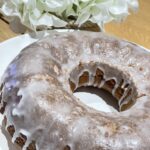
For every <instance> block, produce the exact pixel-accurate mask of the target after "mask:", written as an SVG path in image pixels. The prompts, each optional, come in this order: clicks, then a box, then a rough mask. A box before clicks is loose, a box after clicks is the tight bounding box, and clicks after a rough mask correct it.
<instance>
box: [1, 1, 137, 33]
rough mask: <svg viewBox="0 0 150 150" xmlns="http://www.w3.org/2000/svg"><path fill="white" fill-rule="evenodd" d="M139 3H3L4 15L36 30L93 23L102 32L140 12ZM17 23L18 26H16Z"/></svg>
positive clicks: (2, 10)
mask: <svg viewBox="0 0 150 150" xmlns="http://www.w3.org/2000/svg"><path fill="white" fill-rule="evenodd" d="M137 8H138V1H137V0H1V2H0V12H1V13H3V14H4V15H5V16H8V17H11V19H12V20H14V21H15V20H17V24H19V23H18V19H16V17H17V18H19V21H20V24H19V26H20V25H21V24H22V25H23V26H25V27H27V28H29V29H31V30H34V31H36V29H37V28H38V27H49V28H50V27H57V28H59V27H66V26H67V25H69V24H70V23H71V24H74V25H75V26H78V27H80V26H81V25H82V24H84V23H86V22H87V21H90V22H92V23H96V24H97V25H99V27H100V28H101V29H102V28H103V25H104V24H105V23H107V22H110V21H112V20H115V21H120V20H122V19H124V18H125V17H126V16H128V15H129V10H137ZM13 24H15V23H13Z"/></svg>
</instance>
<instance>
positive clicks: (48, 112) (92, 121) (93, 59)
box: [0, 31, 150, 150]
mask: <svg viewBox="0 0 150 150" xmlns="http://www.w3.org/2000/svg"><path fill="white" fill-rule="evenodd" d="M149 68H150V53H149V52H147V51H146V50H144V49H143V48H141V47H139V46H136V45H134V44H131V43H129V42H126V41H123V40H118V39H116V38H113V37H109V36H107V35H105V34H102V33H92V32H77V31H76V32H72V33H53V35H51V36H48V37H46V38H44V39H43V40H41V41H38V42H36V43H34V44H32V45H30V46H28V47H27V48H25V49H24V50H23V51H22V52H21V53H20V54H19V55H18V56H17V57H16V58H15V59H14V60H13V61H12V62H11V64H10V65H9V66H8V68H7V70H6V72H5V74H4V75H3V78H2V80H1V85H2V86H1V90H0V91H1V92H0V95H1V101H0V102H1V107H3V106H4V105H5V106H6V107H5V108H4V107H3V110H5V111H4V115H5V116H6V118H7V124H6V129H8V128H9V127H10V126H11V127H12V126H13V128H14V129H12V130H13V131H14V133H13V134H12V136H13V138H12V141H13V142H15V141H16V139H17V137H20V135H22V136H25V144H24V145H22V146H23V150H26V149H28V147H29V145H31V143H32V145H34V143H35V147H36V149H37V150H101V149H111V150H123V149H124V148H126V149H136V150H138V149H139V150H141V149H150V145H149V143H150V138H149V137H150V131H149V128H150V109H149V108H150V70H149ZM89 85H92V86H95V87H98V88H104V89H106V90H108V91H109V92H111V93H112V95H114V96H115V97H116V98H117V99H118V106H119V109H120V111H121V110H126V111H122V112H113V113H104V112H99V111H96V110H94V109H92V108H89V107H87V106H85V105H84V104H82V103H81V102H80V101H79V100H78V99H76V98H75V97H74V96H73V94H72V91H74V90H75V89H76V88H78V87H80V86H89ZM127 103H129V106H128V107H127V106H126V104H127ZM130 107H131V108H130ZM33 147H34V146H32V148H31V149H35V147H34V148H33Z"/></svg>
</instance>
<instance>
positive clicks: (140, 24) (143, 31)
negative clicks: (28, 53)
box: [0, 0, 150, 49]
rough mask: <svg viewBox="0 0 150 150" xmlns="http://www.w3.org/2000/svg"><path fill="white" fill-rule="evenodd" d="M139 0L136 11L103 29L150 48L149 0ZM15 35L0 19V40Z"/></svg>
mask: <svg viewBox="0 0 150 150" xmlns="http://www.w3.org/2000/svg"><path fill="white" fill-rule="evenodd" d="M139 2H140V8H139V10H138V12H137V13H135V14H133V13H132V15H130V16H128V18H127V19H126V20H125V21H124V22H123V23H114V22H112V23H109V24H107V25H105V31H106V32H107V33H110V34H112V35H115V36H117V37H121V38H123V39H127V40H129V41H132V42H135V43H137V44H140V45H142V46H144V47H146V48H149V49H150V13H149V11H150V0H139ZM17 35H18V34H15V33H14V32H12V31H11V30H10V28H9V26H8V24H7V23H5V22H4V21H3V20H2V19H0V42H2V41H5V40H7V39H10V38H12V37H15V36H17Z"/></svg>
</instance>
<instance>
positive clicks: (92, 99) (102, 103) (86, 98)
mask: <svg viewBox="0 0 150 150" xmlns="http://www.w3.org/2000/svg"><path fill="white" fill-rule="evenodd" d="M74 96H75V97H77V98H79V99H80V101H81V102H83V103H84V104H86V105H87V106H89V107H92V108H94V109H96V110H99V111H103V112H116V111H119V106H118V101H117V99H116V98H115V97H113V96H112V94H111V93H109V92H108V91H106V90H104V89H99V88H96V87H92V86H86V87H79V88H77V89H76V90H75V91H74Z"/></svg>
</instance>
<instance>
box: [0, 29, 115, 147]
mask: <svg viewBox="0 0 150 150" xmlns="http://www.w3.org/2000/svg"><path fill="white" fill-rule="evenodd" d="M61 31H62V30H61ZM47 34H50V32H49V33H43V32H39V33H38V37H37V38H36V39H35V38H33V37H31V36H30V35H29V34H25V35H21V36H18V37H15V38H12V39H10V40H7V41H5V42H3V43H1V44H0V77H1V76H2V74H3V73H4V71H5V69H6V67H7V66H8V64H9V63H10V62H11V61H12V60H13V59H14V57H15V56H17V54H18V53H19V52H20V51H21V50H22V49H23V48H24V47H26V46H27V45H29V44H31V43H33V42H35V41H37V40H38V39H39V38H40V37H42V36H45V35H47ZM100 92H101V91H97V90H95V89H86V90H85V89H82V90H81V91H80V92H78V93H74V95H75V96H76V97H78V98H80V99H81V101H82V102H83V103H86V104H87V105H88V106H91V107H93V108H95V109H98V110H101V111H104V112H112V111H115V110H114V109H112V107H109V106H108V105H107V104H106V102H104V101H103V100H102V99H110V100H111V101H112V98H111V97H109V95H107V94H105V93H103V92H101V93H100ZM90 93H91V94H90ZM93 93H95V94H93ZM98 95H101V97H103V98H100V97H99V96H98ZM91 100H92V101H91ZM2 120H3V116H2V115H0V128H1V126H2ZM10 139H11V138H10V137H9V135H8V133H7V132H6V131H5V130H4V129H2V128H1V129H0V150H17V149H18V147H16V146H14V145H13V144H11V142H10Z"/></svg>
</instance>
